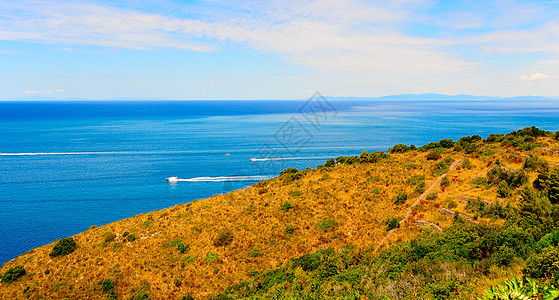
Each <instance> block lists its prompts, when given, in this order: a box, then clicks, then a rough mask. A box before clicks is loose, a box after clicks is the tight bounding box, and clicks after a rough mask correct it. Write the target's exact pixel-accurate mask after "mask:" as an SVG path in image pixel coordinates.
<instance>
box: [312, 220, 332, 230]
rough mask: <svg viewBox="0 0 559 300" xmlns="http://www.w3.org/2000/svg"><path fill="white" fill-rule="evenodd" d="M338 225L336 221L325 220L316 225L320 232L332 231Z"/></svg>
mask: <svg viewBox="0 0 559 300" xmlns="http://www.w3.org/2000/svg"><path fill="white" fill-rule="evenodd" d="M335 225H336V220H323V221H321V222H320V223H318V224H316V228H318V229H320V230H331V229H333V228H334V226H335Z"/></svg>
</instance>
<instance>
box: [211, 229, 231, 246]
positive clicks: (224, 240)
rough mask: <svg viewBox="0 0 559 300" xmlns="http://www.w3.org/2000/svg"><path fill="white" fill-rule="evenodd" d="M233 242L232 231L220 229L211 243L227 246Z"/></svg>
mask: <svg viewBox="0 0 559 300" xmlns="http://www.w3.org/2000/svg"><path fill="white" fill-rule="evenodd" d="M232 242H233V231H231V230H230V229H224V230H221V231H220V232H219V233H218V235H217V236H216V237H215V238H214V240H213V244H214V245H215V246H218V247H219V246H228V245H230V244H231V243H232Z"/></svg>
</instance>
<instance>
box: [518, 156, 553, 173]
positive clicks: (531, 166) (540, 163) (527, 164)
mask: <svg viewBox="0 0 559 300" xmlns="http://www.w3.org/2000/svg"><path fill="white" fill-rule="evenodd" d="M522 168H523V169H524V170H530V171H544V170H547V169H549V163H548V162H547V160H545V159H543V158H541V157H539V156H530V157H527V158H526V159H525V160H524V164H523V165H522Z"/></svg>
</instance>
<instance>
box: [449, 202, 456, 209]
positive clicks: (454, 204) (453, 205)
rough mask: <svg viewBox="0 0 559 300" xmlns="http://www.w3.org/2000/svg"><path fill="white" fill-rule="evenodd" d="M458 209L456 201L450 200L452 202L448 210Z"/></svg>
mask: <svg viewBox="0 0 559 300" xmlns="http://www.w3.org/2000/svg"><path fill="white" fill-rule="evenodd" d="M457 207H458V203H456V201H454V200H450V202H448V208H449V209H453V208H457Z"/></svg>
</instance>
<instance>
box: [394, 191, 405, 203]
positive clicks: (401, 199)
mask: <svg viewBox="0 0 559 300" xmlns="http://www.w3.org/2000/svg"><path fill="white" fill-rule="evenodd" d="M407 200H408V194H406V193H399V194H398V196H396V199H395V200H394V204H396V205H400V204H404V203H406V201H407Z"/></svg>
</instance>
